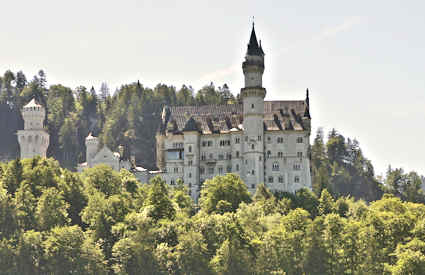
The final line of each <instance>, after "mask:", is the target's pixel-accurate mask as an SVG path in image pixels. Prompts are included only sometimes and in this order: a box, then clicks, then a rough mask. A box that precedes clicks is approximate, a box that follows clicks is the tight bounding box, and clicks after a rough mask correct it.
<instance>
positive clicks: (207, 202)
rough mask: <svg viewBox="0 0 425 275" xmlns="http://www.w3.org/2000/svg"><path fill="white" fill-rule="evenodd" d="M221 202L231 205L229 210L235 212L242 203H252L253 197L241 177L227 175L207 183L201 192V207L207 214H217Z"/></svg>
mask: <svg viewBox="0 0 425 275" xmlns="http://www.w3.org/2000/svg"><path fill="white" fill-rule="evenodd" d="M220 201H225V202H227V203H229V204H230V205H231V208H230V209H229V210H230V211H232V212H235V211H236V209H237V208H238V207H239V204H240V203H241V202H250V201H251V196H250V194H249V192H248V189H247V187H246V185H245V183H244V182H243V181H242V180H241V179H240V177H239V176H237V175H235V174H226V175H224V176H216V177H214V178H213V179H210V180H207V181H205V183H204V185H203V188H202V190H201V198H200V205H201V209H202V210H203V211H205V212H206V213H213V212H217V210H218V209H217V206H218V205H219V203H220ZM222 205H223V204H222Z"/></svg>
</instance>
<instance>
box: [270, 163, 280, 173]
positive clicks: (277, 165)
mask: <svg viewBox="0 0 425 275" xmlns="http://www.w3.org/2000/svg"><path fill="white" fill-rule="evenodd" d="M272 170H273V171H279V163H278V162H274V163H273V168H272Z"/></svg>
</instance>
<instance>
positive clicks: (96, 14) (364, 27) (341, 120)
mask: <svg viewBox="0 0 425 275" xmlns="http://www.w3.org/2000/svg"><path fill="white" fill-rule="evenodd" d="M0 11H1V12H0V26H1V32H0V72H1V73H4V71H6V70H7V69H11V70H12V71H15V72H16V71H18V70H23V71H24V73H25V74H26V75H27V77H28V78H32V76H33V75H34V74H35V73H36V72H37V71H38V70H39V69H43V70H45V72H46V74H47V77H48V81H49V84H55V83H61V84H64V85H66V86H69V87H71V88H75V87H76V86H78V85H85V86H87V87H91V86H95V88H97V89H98V88H99V87H100V84H101V82H103V81H106V82H107V83H108V85H109V86H110V87H111V89H112V90H114V89H115V88H116V87H119V86H120V85H121V84H126V83H130V82H133V81H137V80H138V79H139V80H140V81H141V83H143V84H144V85H145V86H149V87H153V86H155V85H156V84H157V83H159V82H161V83H166V84H168V85H174V86H176V87H178V88H179V87H180V86H181V85H182V84H187V85H192V86H193V87H194V88H195V89H199V88H201V87H202V86H203V85H205V84H208V83H209V82H211V81H213V82H214V83H215V84H216V85H217V86H221V85H222V84H223V83H227V84H228V85H229V87H230V89H231V90H232V91H233V93H235V94H236V93H237V92H238V91H239V89H240V88H241V87H242V84H243V75H242V69H241V63H242V61H243V57H244V54H245V51H246V44H247V43H248V39H249V34H250V30H251V17H252V16H255V24H256V32H257V36H258V37H259V38H260V39H261V40H262V45H263V48H264V51H265V53H266V71H265V74H264V81H263V84H264V87H266V88H267V99H268V100H280V99H303V98H304V96H305V89H306V88H307V87H308V88H309V89H310V92H311V93H310V94H311V101H310V102H311V106H312V107H311V108H312V110H311V113H312V119H313V120H312V123H313V126H314V127H315V128H317V127H319V126H321V127H324V128H325V131H326V132H327V131H328V130H330V129H331V128H333V127H334V128H336V129H337V130H338V131H340V132H341V133H342V134H343V135H344V136H346V137H352V138H353V137H355V138H357V139H358V140H359V141H360V145H361V148H362V149H363V151H364V153H365V155H366V157H368V158H369V159H371V160H372V163H373V164H374V166H375V170H376V171H377V174H381V173H383V172H384V171H385V169H386V167H387V165H388V164H391V165H392V166H393V167H403V168H404V169H405V170H409V171H410V170H416V171H418V172H420V173H421V174H425V165H424V161H423V158H424V156H425V144H424V136H425V124H424V121H425V112H424V107H425V53H424V50H425V36H424V30H425V16H424V11H425V1H420V0H418V1H413V0H411V1H401V0H400V1H390V0H382V1H379V0H375V1H370V0H356V1H341V0H334V1H330V0H321V1H313V0H311V1H283V0H282V1H277V0H276V1H266V0H262V1H248V0H232V1H219V0H215V1H202V0H185V1H182V0H181V1H161V0H152V1H142V0H120V1H112V0H111V1H107V0H91V1H87V0H73V1H58V0H39V1H32V0H25V1H24V0H21V1H7V2H6V1H5V2H4V3H1V5H0ZM314 135H315V133H313V134H312V138H313V137H314Z"/></svg>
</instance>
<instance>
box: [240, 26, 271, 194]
mask: <svg viewBox="0 0 425 275" xmlns="http://www.w3.org/2000/svg"><path fill="white" fill-rule="evenodd" d="M242 69H243V73H244V75H245V87H244V88H242V89H241V96H242V101H243V127H244V162H245V163H244V164H245V165H244V168H245V171H243V174H244V176H243V177H244V178H245V182H246V183H247V184H248V188H249V189H250V190H251V191H252V192H254V191H255V189H256V185H257V184H259V183H264V97H265V96H266V89H264V88H263V87H262V77H263V72H264V52H263V49H262V48H261V44H260V45H259V44H258V41H257V37H256V35H255V29H254V24H252V31H251V37H250V39H249V44H248V50H247V53H246V56H245V61H244V62H243V63H242Z"/></svg>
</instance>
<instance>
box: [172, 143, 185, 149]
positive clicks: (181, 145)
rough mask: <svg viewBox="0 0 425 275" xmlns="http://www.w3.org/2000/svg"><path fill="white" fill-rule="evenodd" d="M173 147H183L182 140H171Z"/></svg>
mask: <svg viewBox="0 0 425 275" xmlns="http://www.w3.org/2000/svg"><path fill="white" fill-rule="evenodd" d="M173 148H183V142H173Z"/></svg>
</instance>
